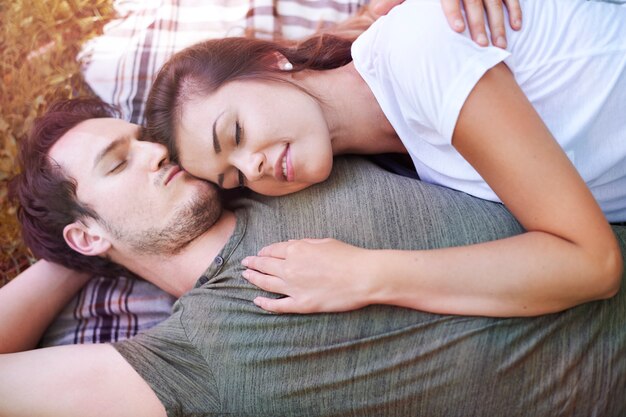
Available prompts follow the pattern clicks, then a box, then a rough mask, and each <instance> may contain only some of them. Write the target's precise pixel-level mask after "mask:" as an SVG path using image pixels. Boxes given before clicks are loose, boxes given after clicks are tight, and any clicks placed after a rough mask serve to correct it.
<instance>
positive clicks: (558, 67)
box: [352, 0, 626, 221]
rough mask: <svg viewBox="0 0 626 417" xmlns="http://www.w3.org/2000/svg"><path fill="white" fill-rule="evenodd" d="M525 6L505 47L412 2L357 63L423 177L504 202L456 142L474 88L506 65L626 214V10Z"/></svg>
mask: <svg viewBox="0 0 626 417" xmlns="http://www.w3.org/2000/svg"><path fill="white" fill-rule="evenodd" d="M520 3H521V6H522V10H523V13H524V23H523V29H522V30H521V31H519V32H516V31H513V30H511V29H507V34H506V35H507V43H508V47H507V49H506V50H503V49H499V48H496V47H493V46H489V47H480V46H478V45H476V44H475V43H474V42H473V41H472V40H471V38H470V36H469V33H468V32H467V31H466V33H464V34H458V33H456V32H454V31H453V30H452V29H450V28H449V26H448V23H447V21H446V19H445V17H444V15H443V12H442V10H441V4H440V1H439V0H408V1H406V2H405V3H404V4H402V5H400V6H398V7H396V8H394V9H393V10H392V11H391V12H390V13H389V15H387V16H385V17H382V18H380V19H379V20H378V21H376V22H375V23H374V25H372V27H371V28H370V29H368V30H367V31H366V32H365V33H363V34H362V35H361V36H360V37H359V38H358V39H357V40H356V42H355V43H354V45H353V47H352V56H353V59H354V64H355V67H356V69H357V71H358V72H359V73H360V74H361V76H362V77H363V78H364V79H365V81H366V82H367V84H368V85H369V87H370V88H371V89H372V91H373V93H374V95H375V96H376V99H377V100H378V102H379V104H380V105H381V107H382V109H383V111H384V113H385V115H386V116H387V118H388V119H389V121H390V122H391V124H392V125H393V127H394V128H395V130H396V132H397V133H398V135H399V136H400V138H401V139H402V141H403V143H404V145H405V147H406V148H407V149H408V151H409V153H410V154H411V157H412V159H413V162H414V164H415V167H416V169H417V172H418V173H419V175H420V177H421V178H422V179H423V180H425V181H428V182H432V183H435V184H440V185H444V186H447V187H450V188H454V189H457V190H460V191H464V192H466V193H468V194H472V195H475V196H477V197H480V198H484V199H488V200H493V201H499V199H498V197H497V196H496V195H495V193H494V192H493V191H492V190H491V188H490V187H489V186H488V185H487V184H486V183H485V181H484V180H483V179H482V178H481V177H480V175H479V174H478V173H477V172H476V170H474V168H472V166H471V165H470V164H469V163H468V162H467V161H465V159H463V157H462V156H461V155H460V154H459V153H458V152H457V151H456V150H455V149H454V148H453V147H452V145H451V142H452V133H453V131H454V127H455V125H456V122H457V119H458V116H459V112H460V110H461V107H462V106H463V103H464V102H465V100H466V99H467V97H468V95H469V93H470V91H471V90H472V89H473V88H474V86H475V85H476V83H477V82H478V80H480V78H481V77H482V76H483V75H484V73H485V72H486V71H487V70H489V69H490V68H491V67H493V66H495V65H496V64H498V63H500V62H504V63H505V64H506V65H507V66H508V67H509V68H510V69H511V71H512V72H513V74H514V76H515V79H516V81H517V83H518V84H519V85H520V87H521V89H522V90H523V91H524V93H525V94H526V96H527V97H528V98H529V100H530V101H531V103H532V104H533V105H534V107H535V109H536V110H537V111H538V113H539V114H540V115H541V117H542V118H543V120H544V122H545V123H546V125H547V126H548V128H549V129H550V131H551V132H552V134H553V135H554V137H555V138H556V140H557V141H558V142H559V144H560V145H561V147H562V148H563V149H564V151H565V152H566V154H567V156H568V157H569V158H570V160H571V161H572V162H573V163H574V165H575V166H576V168H577V169H578V171H579V172H580V174H581V175H582V177H583V178H584V179H585V181H586V183H587V185H588V186H589V188H590V189H591V191H592V193H593V194H594V196H595V197H596V199H597V200H598V202H599V204H600V206H601V207H602V210H603V211H604V213H605V215H606V216H607V218H608V219H609V221H624V220H626V7H621V6H617V5H612V4H606V3H594V2H585V1H578V0H521V1H520ZM488 128H489V126H485V129H488ZM494 146H496V144H494Z"/></svg>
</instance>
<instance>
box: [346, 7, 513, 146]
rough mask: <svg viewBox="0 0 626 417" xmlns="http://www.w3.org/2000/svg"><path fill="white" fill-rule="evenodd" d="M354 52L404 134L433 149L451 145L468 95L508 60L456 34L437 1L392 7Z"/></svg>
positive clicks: (359, 66)
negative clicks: (499, 65)
mask: <svg viewBox="0 0 626 417" xmlns="http://www.w3.org/2000/svg"><path fill="white" fill-rule="evenodd" d="M352 51H353V57H354V62H355V66H356V68H357V70H358V71H359V73H360V74H361V75H362V76H363V78H364V79H365V81H366V82H367V83H368V85H369V86H370V88H371V89H372V91H373V92H374V95H375V96H376V98H377V100H378V101H379V103H380V105H381V107H382V108H383V111H384V112H385V114H386V115H387V117H388V118H389V120H390V122H391V123H392V125H393V126H394V127H395V128H396V130H397V131H398V133H399V134H400V136H401V137H403V136H406V135H407V134H411V136H413V137H415V135H416V134H417V135H418V136H419V137H420V138H422V139H423V140H425V141H427V142H429V143H431V144H432V145H435V146H439V145H444V144H448V145H449V144H450V143H451V141H452V134H453V132H454V128H455V126H456V122H457V120H458V117H459V113H460V111H461V108H462V106H463V104H464V103H465V101H466V99H467V97H468V95H469V94H470V92H471V91H472V89H473V88H474V86H475V85H476V83H477V82H478V81H479V80H480V78H481V77H482V76H483V75H484V74H485V72H486V71H488V70H489V69H490V68H492V67H493V66H495V65H496V64H498V63H499V62H501V61H503V60H504V59H505V58H507V57H508V56H509V53H508V52H507V51H505V50H503V49H499V48H495V47H491V46H490V47H480V46H478V45H476V44H475V43H474V42H473V41H472V40H471V38H470V37H469V34H468V33H464V34H458V33H456V32H454V31H453V30H452V29H451V28H450V27H449V26H448V23H447V21H446V19H445V17H444V15H443V11H442V10H441V4H440V2H439V1H438V0H435V1H428V0H418V1H411V0H409V1H406V2H405V3H404V4H402V5H400V6H398V7H396V8H394V9H393V10H392V11H391V12H390V13H389V15H387V16H385V17H382V18H380V19H379V20H378V21H377V22H375V23H374V25H373V26H372V27H371V28H370V29H369V30H368V31H366V32H365V33H364V34H363V35H362V36H361V37H360V38H359V39H357V41H356V42H355V44H354V46H353V50H352ZM406 130H410V132H408V131H406ZM403 140H404V139H403Z"/></svg>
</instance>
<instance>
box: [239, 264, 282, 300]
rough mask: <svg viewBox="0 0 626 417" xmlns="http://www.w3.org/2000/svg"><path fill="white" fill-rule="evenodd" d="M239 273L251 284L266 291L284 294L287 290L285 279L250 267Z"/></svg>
mask: <svg viewBox="0 0 626 417" xmlns="http://www.w3.org/2000/svg"><path fill="white" fill-rule="evenodd" d="M241 275H242V276H243V277H244V278H245V279H246V280H247V281H248V282H250V283H251V284H253V285H256V286H257V287H259V288H260V289H262V290H265V291H267V292H273V293H275V294H283V295H284V294H285V293H286V291H287V286H286V285H285V281H283V280H282V279H280V278H277V277H275V276H273V275H267V274H264V273H262V272H258V271H253V270H251V269H248V270H245V271H243V272H242V273H241Z"/></svg>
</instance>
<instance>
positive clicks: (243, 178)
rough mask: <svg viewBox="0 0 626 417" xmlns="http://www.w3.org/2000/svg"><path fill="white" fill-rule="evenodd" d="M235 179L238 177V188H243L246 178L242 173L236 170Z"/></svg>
mask: <svg viewBox="0 0 626 417" xmlns="http://www.w3.org/2000/svg"><path fill="white" fill-rule="evenodd" d="M237 177H238V178H237V179H238V182H239V188H243V187H244V184H245V179H246V177H245V176H244V175H243V172H241V171H240V170H237Z"/></svg>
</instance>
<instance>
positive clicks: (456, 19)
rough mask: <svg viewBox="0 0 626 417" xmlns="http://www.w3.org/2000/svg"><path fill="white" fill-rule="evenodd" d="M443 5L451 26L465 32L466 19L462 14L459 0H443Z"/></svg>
mask: <svg viewBox="0 0 626 417" xmlns="http://www.w3.org/2000/svg"><path fill="white" fill-rule="evenodd" d="M441 7H442V8H443V13H444V14H445V15H446V19H448V24H449V25H450V27H451V28H452V29H454V30H455V31H457V32H463V31H464V30H465V19H464V18H463V15H462V14H461V4H460V3H459V0H441Z"/></svg>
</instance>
